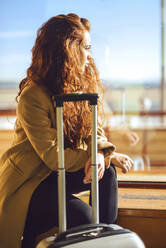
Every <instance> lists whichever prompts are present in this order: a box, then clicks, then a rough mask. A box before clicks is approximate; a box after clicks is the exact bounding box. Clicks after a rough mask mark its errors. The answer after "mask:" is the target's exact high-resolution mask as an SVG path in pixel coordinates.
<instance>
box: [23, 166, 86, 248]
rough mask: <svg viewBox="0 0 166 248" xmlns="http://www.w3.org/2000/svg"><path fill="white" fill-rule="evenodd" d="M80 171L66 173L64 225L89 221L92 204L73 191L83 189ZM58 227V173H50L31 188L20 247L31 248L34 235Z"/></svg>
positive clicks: (70, 225) (84, 186)
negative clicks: (32, 191)
mask: <svg viewBox="0 0 166 248" xmlns="http://www.w3.org/2000/svg"><path fill="white" fill-rule="evenodd" d="M83 177H84V173H83V170H82V172H80V171H78V172H75V173H66V195H67V196H66V210H67V228H71V227H73V226H77V225H81V224H88V223H90V222H91V207H90V206H89V205H88V204H86V203H85V202H83V201H81V200H80V199H78V198H77V197H74V196H73V195H72V193H76V192H79V191H81V189H82V190H86V189H87V186H86V185H84V184H83V183H82V182H81V181H82V179H83ZM54 226H58V192H57V173H56V172H53V173H52V174H51V175H50V176H49V177H47V178H46V179H45V180H44V181H43V182H42V183H40V185H39V186H38V187H37V189H36V190H35V191H34V193H33V195H32V198H31V201H30V205H29V209H28V214H27V218H26V223H25V228H24V234H23V236H24V239H23V241H22V248H29V247H31V248H33V247H34V243H35V239H36V237H37V236H38V235H39V234H41V233H44V232H47V231H48V230H49V229H51V228H52V227H54Z"/></svg>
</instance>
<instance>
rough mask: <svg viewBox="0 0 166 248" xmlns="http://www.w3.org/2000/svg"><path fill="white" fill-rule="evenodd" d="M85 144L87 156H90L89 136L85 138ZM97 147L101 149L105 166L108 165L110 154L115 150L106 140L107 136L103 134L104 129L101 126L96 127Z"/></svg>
mask: <svg viewBox="0 0 166 248" xmlns="http://www.w3.org/2000/svg"><path fill="white" fill-rule="evenodd" d="M87 145H88V156H91V136H89V138H88V140H87ZM97 148H98V150H102V151H103V153H104V158H105V164H106V167H108V166H109V163H110V156H111V155H112V153H113V152H114V151H115V146H114V145H113V144H112V143H111V142H109V141H108V139H107V137H106V136H105V133H104V130H103V129H102V128H101V127H98V129H97Z"/></svg>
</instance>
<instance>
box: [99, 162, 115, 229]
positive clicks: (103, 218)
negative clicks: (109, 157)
mask: <svg viewBox="0 0 166 248" xmlns="http://www.w3.org/2000/svg"><path fill="white" fill-rule="evenodd" d="M99 212H100V222H101V223H107V224H113V223H116V220H117V215H118V183H117V176H116V170H115V168H114V166H113V165H110V167H109V168H108V169H106V170H105V173H104V176H103V178H102V179H101V180H100V182H99Z"/></svg>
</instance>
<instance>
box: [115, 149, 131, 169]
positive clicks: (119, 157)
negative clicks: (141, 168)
mask: <svg viewBox="0 0 166 248" xmlns="http://www.w3.org/2000/svg"><path fill="white" fill-rule="evenodd" d="M111 163H112V164H114V165H115V166H117V167H119V168H121V169H122V172H123V173H127V172H128V171H130V170H131V168H132V166H133V160H132V159H131V158H130V157H129V156H127V155H125V154H121V153H116V152H115V153H114V154H113V155H112V156H111Z"/></svg>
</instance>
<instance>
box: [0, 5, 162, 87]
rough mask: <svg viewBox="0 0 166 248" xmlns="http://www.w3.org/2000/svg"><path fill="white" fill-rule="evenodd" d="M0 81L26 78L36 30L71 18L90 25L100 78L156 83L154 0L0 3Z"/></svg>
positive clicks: (157, 47)
mask: <svg viewBox="0 0 166 248" xmlns="http://www.w3.org/2000/svg"><path fill="white" fill-rule="evenodd" d="M0 10H1V15H0V23H1V25H0V81H1V82H2V81H13V82H18V81H19V80H21V79H22V78H23V77H25V75H26V70H27V68H28V67H29V65H30V62H31V49H32V47H33V44H34V42H35V38H36V31H37V29H38V28H39V27H40V26H41V25H42V24H43V23H44V22H45V21H47V20H48V19H49V18H50V17H52V16H55V15H58V14H67V13H71V12H72V13H76V14H78V15H80V16H81V17H85V18H87V19H89V21H90V22H91V39H92V56H93V57H94V59H95V61H96V65H97V67H98V69H99V73H100V78H102V79H107V80H112V81H118V80H119V81H125V82H132V83H134V82H141V83H142V82H144V81H149V82H151V81H153V82H158V81H159V79H160V54H161V52H160V0H84V1H78V0H68V1H67V0H61V1H59V0H35V1H34V0H28V1H25V0H15V1H13V0H1V1H0Z"/></svg>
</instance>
